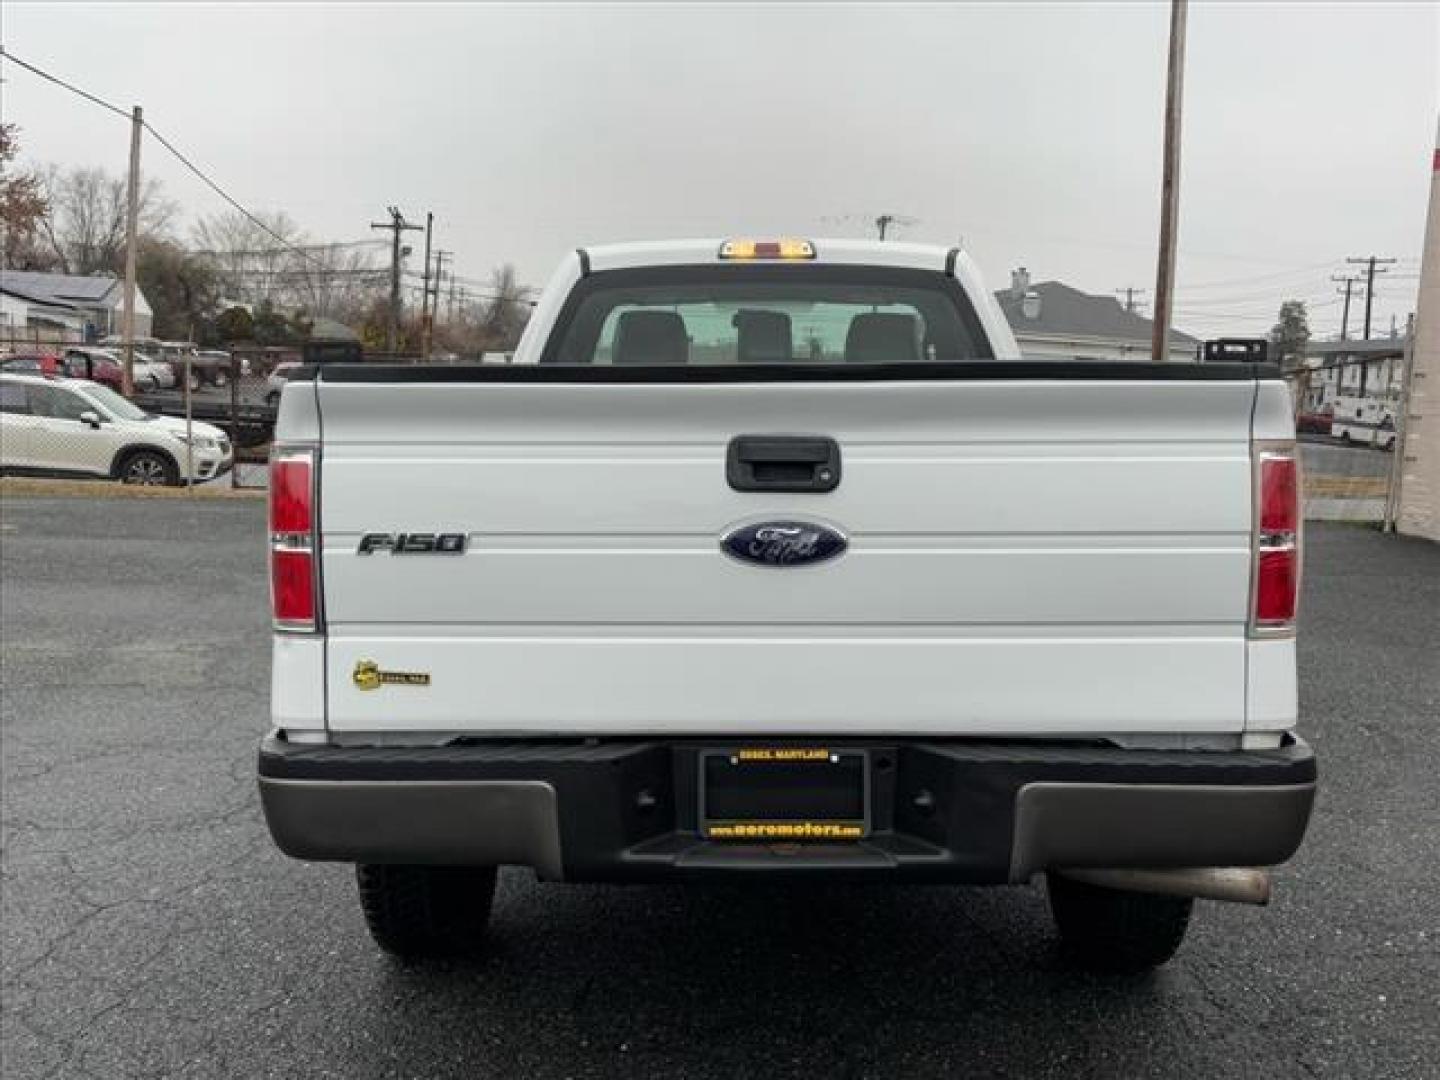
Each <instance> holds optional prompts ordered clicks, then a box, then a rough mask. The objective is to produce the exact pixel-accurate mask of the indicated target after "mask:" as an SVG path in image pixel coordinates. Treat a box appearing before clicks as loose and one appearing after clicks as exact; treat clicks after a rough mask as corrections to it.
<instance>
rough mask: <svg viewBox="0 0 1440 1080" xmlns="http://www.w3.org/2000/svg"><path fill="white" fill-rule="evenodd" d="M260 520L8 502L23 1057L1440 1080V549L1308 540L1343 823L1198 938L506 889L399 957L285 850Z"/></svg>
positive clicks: (850, 894) (880, 892)
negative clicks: (446, 948) (266, 821)
mask: <svg viewBox="0 0 1440 1080" xmlns="http://www.w3.org/2000/svg"><path fill="white" fill-rule="evenodd" d="M263 513H264V507H263V505H262V504H260V503H258V502H253V503H252V502H212V503H198V504H195V505H191V504H188V503H186V502H183V501H170V500H166V501H163V502H161V501H155V502H129V501H125V500H89V499H53V500H46V499H19V498H17V499H7V500H6V501H5V503H4V505H3V515H0V521H3V525H0V528H3V533H0V548H3V580H0V603H3V613H4V619H3V669H0V670H3V687H0V688H3V745H0V749H3V776H0V778H3V818H4V821H3V866H0V875H3V876H0V883H3V937H0V955H3V967H0V973H3V976H0V977H3V982H0V993H3V1005H4V1010H3V1034H0V1039H3V1041H0V1062H3V1071H4V1074H5V1076H6V1077H15V1078H17V1080H18V1078H26V1080H29V1078H38V1077H48V1076H55V1077H67V1078H68V1077H87V1076H93V1077H105V1078H107V1080H108V1078H116V1077H141V1076H143V1077H152V1076H172V1075H176V1076H233V1077H246V1078H253V1077H261V1076H277V1077H302V1076H303V1077H310V1076H333V1077H347V1078H350V1077H381V1076H385V1077H424V1078H433V1077H445V1076H467V1077H476V1076H516V1075H526V1076H529V1077H550V1076H556V1077H559V1076H613V1075H620V1074H624V1075H634V1076H657V1077H667V1078H668V1077H679V1076H687V1077H688V1076H715V1077H736V1076H748V1075H764V1076H766V1077H767V1078H776V1077H783V1076H824V1077H862V1076H867V1077H868V1076H873V1077H902V1076H1001V1075H1011V1076H1027V1077H1033V1076H1054V1077H1065V1078H1074V1077H1090V1076H1095V1077H1110V1076H1114V1077H1126V1078H1130V1077H1145V1076H1156V1077H1161V1076H1163V1077H1205V1078H1212V1077H1216V1076H1302V1075H1303V1076H1330V1077H1345V1078H1354V1077H1385V1078H1401V1077H1435V1076H1436V1075H1437V1067H1440V1066H1437V1062H1440V1023H1437V1016H1440V783H1437V781H1436V776H1437V774H1440V748H1437V737H1440V727H1437V724H1436V719H1437V717H1440V548H1436V547H1435V546H1433V545H1428V544H1424V543H1421V542H1416V541H1410V540H1405V539H1389V538H1384V537H1381V536H1379V535H1377V534H1376V533H1374V532H1371V531H1368V530H1362V529H1359V528H1354V527H1345V526H1331V527H1316V528H1312V529H1311V531H1310V533H1309V551H1308V556H1309V565H1308V568H1307V574H1306V594H1307V595H1306V603H1307V610H1306V615H1305V618H1306V632H1305V634H1304V635H1303V637H1302V641H1303V646H1302V652H1301V666H1302V671H1301V677H1302V688H1303V696H1304V713H1305V717H1306V719H1305V727H1306V730H1307V733H1308V735H1309V736H1310V737H1311V739H1312V741H1313V742H1314V743H1315V744H1316V745H1317V748H1318V750H1319V752H1320V754H1321V757H1322V776H1323V781H1322V783H1323V795H1322V799H1321V802H1320V805H1319V808H1318V810H1317V817H1316V820H1315V822H1314V825H1313V826H1312V831H1311V836H1310V839H1309V841H1308V842H1307V844H1306V846H1305V847H1304V849H1302V852H1301V854H1300V856H1299V857H1298V858H1297V859H1296V861H1295V862H1293V863H1292V864H1290V865H1289V866H1287V867H1286V868H1284V869H1283V870H1282V871H1281V872H1280V874H1279V877H1278V885H1277V892H1278V897H1277V901H1276V903H1275V904H1274V906H1273V907H1272V908H1271V909H1269V910H1268V911H1261V910H1256V909H1250V908H1240V907H1227V906H1221V905H1215V904H1207V905H1202V906H1201V907H1200V909H1199V910H1198V912H1197V925H1195V926H1194V928H1193V929H1192V931H1191V934H1190V937H1189V940H1188V941H1187V943H1186V945H1185V947H1184V949H1183V950H1182V952H1181V954H1180V956H1179V957H1178V958H1177V960H1176V961H1175V962H1174V963H1172V964H1171V965H1170V966H1169V967H1168V968H1166V969H1165V970H1163V971H1162V972H1161V973H1159V974H1158V975H1156V976H1153V977H1149V978H1143V979H1139V980H1105V979H1101V978H1095V977H1089V976H1083V975H1080V974H1077V973H1074V972H1071V971H1068V970H1066V969H1065V968H1064V967H1063V966H1062V965H1061V964H1060V963H1059V961H1058V960H1057V958H1056V956H1055V953H1054V947H1053V944H1052V942H1051V938H1050V926H1049V920H1048V916H1047V914H1046V911H1045V907H1044V903H1043V899H1042V897H1041V895H1040V893H1039V892H1038V890H1031V889H1000V890H990V891H986V890H968V889H960V888H912V889H907V890H886V889H879V888H843V889H838V888H826V889H823V890H806V889H800V888H791V887H786V888H766V889H758V890H754V891H741V890H736V889H713V890H707V891H699V892H685V891H682V890H680V889H675V888H638V887H635V888H618V887H615V888H583V887H570V886H562V885H541V884H537V883H536V882H535V881H534V879H533V877H532V876H531V875H530V874H529V873H528V872H518V871H512V872H508V873H507V874H505V875H504V876H503V878H502V887H501V892H500V895H499V897H498V900H497V906H496V913H495V920H494V935H495V936H494V941H495V944H494V949H493V952H492V954H491V955H490V956H489V957H488V958H487V959H485V960H483V961H481V962H477V963H473V964H448V965H440V966H432V967H428V968H427V967H419V968H403V967H399V966H397V965H395V964H393V963H392V962H390V961H388V960H386V959H385V958H384V957H382V956H381V955H380V954H379V953H377V952H376V951H375V950H374V949H373V948H372V946H371V944H370V942H369V940H368V938H367V937H366V935H365V931H364V928H363V926H362V924H361V921H360V916H359V912H358V910H357V907H356V904H355V900H354V895H353V883H352V880H351V873H350V871H349V869H348V868H346V867H340V866H310V865H304V864H300V863H295V862H291V861H288V860H286V859H285V858H284V857H282V856H281V855H280V854H279V853H278V852H276V851H275V850H274V849H273V848H272V847H271V845H270V842H269V839H268V837H267V835H266V833H265V831H264V826H263V823H262V821H261V818H260V813H259V808H258V806H257V801H256V796H255V785H254V780H253V770H254V748H255V742H256V740H257V738H258V737H259V735H260V734H261V732H262V730H263V729H264V726H265V718H266V712H267V697H268V686H267V679H268V662H269V656H268V637H267V626H266V612H265V584H264V561H263V556H262V550H261V536H262V530H263Z"/></svg>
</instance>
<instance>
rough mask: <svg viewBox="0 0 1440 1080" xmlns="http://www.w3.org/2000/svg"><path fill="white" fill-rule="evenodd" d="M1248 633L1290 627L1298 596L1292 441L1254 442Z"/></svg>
mask: <svg viewBox="0 0 1440 1080" xmlns="http://www.w3.org/2000/svg"><path fill="white" fill-rule="evenodd" d="M1251 557H1252V559H1253V560H1254V565H1255V572H1254V581H1253V583H1252V586H1251V594H1252V595H1251V603H1250V633H1251V636H1252V637H1267V636H1276V635H1280V636H1284V635H1289V634H1293V633H1294V632H1295V611H1296V607H1297V606H1298V604H1299V596H1300V469H1299V465H1298V463H1297V462H1296V460H1295V444H1294V443H1291V442H1286V443H1264V444H1260V445H1257V446H1256V447H1255V529H1254V539H1253V541H1252V551H1251Z"/></svg>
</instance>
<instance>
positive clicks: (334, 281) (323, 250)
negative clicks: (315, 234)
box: [191, 211, 389, 321]
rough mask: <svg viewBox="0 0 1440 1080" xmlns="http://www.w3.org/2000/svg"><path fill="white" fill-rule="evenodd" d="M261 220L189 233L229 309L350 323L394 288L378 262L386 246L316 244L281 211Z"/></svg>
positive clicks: (234, 220)
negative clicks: (270, 309) (268, 307)
mask: <svg viewBox="0 0 1440 1080" xmlns="http://www.w3.org/2000/svg"><path fill="white" fill-rule="evenodd" d="M256 217H257V218H258V220H259V222H260V224H257V223H256V222H255V221H252V220H250V219H249V218H247V217H246V216H245V215H243V214H240V213H238V212H235V211H227V212H224V213H219V214H212V215H211V216H209V217H205V218H201V219H200V221H198V222H197V223H196V225H195V227H194V228H193V229H192V230H191V238H192V241H193V243H194V246H195V248H196V249H197V250H196V254H199V255H202V256H204V257H205V258H208V259H209V260H211V263H212V265H213V266H214V267H215V271H216V275H217V277H218V279H219V281H220V286H221V289H222V291H223V293H224V295H225V297H226V299H228V300H230V301H233V302H238V303H245V304H259V303H261V302H263V301H268V302H270V303H271V304H273V305H275V306H276V307H277V308H284V309H293V310H300V311H305V312H307V313H308V314H310V315H312V316H316V315H323V316H327V317H329V318H336V319H340V320H342V321H348V320H349V319H350V318H360V317H362V316H363V313H364V311H365V310H366V309H367V307H368V306H369V304H370V302H371V300H372V299H373V298H374V296H375V294H376V292H377V290H380V289H382V288H384V287H385V286H386V284H387V283H388V281H389V271H388V270H386V269H385V268H384V267H380V266H377V265H376V262H375V255H374V251H375V250H377V247H378V246H383V242H382V245H375V244H372V243H370V242H369V241H366V242H364V243H361V244H313V243H311V242H310V241H309V239H308V238H307V237H306V235H305V233H304V232H303V231H301V229H300V227H299V226H298V225H297V224H296V223H295V222H294V221H293V220H292V219H291V218H290V217H289V216H288V215H287V214H285V213H284V212H283V211H273V212H268V213H267V212H262V213H259V214H257V215H256ZM262 226H263V227H262Z"/></svg>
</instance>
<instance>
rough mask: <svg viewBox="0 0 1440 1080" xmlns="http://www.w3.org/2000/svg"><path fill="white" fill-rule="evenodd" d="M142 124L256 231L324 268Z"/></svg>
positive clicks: (160, 136) (150, 127)
mask: <svg viewBox="0 0 1440 1080" xmlns="http://www.w3.org/2000/svg"><path fill="white" fill-rule="evenodd" d="M144 123H145V130H146V131H148V132H150V134H151V135H153V136H154V137H155V141H156V142H158V143H159V144H160V145H161V146H163V147H164V148H165V149H166V150H169V151H170V153H171V154H173V155H174V156H175V159H176V160H177V161H179V162H180V164H182V165H184V166H185V167H186V168H187V169H189V170H190V171H191V172H192V173H194V174H195V175H196V176H197V177H199V178H200V181H201V182H202V183H203V184H204V185H205V186H206V187H208V188H209V189H210V190H211V191H213V192H215V194H216V195H219V196H220V197H221V198H222V199H224V200H225V201H226V202H227V203H229V204H230V205H231V206H233V207H234V208H235V209H236V210H237V211H238V212H239V213H240V214H241V215H242V216H243V217H244V218H245V220H246V221H248V222H250V224H252V225H254V226H255V227H256V228H257V229H259V230H260V231H261V232H263V233H265V235H267V236H269V237H271V238H273V239H274V240H275V241H276V242H277V243H278V244H279V245H280V246H281V247H283V248H285V249H286V250H288V251H293V252H294V253H295V254H296V255H299V256H300V258H302V259H307V260H309V261H311V262H313V263H314V264H315V265H316V266H320V267H322V268H323V267H324V263H321V262H320V261H319V260H316V259H311V258H310V256H309V255H307V254H305V252H304V251H302V250H301V249H300V248H298V247H296V246H295V245H294V244H292V243H291V242H290V241H289V240H286V239H285V238H284V237H283V236H281V235H280V234H279V233H277V232H276V231H275V230H274V229H272V228H270V226H269V225H266V224H265V222H263V221H261V220H260V219H259V218H258V217H256V216H255V215H254V214H252V213H251V212H250V211H249V210H247V209H246V208H245V207H243V206H241V205H240V203H239V202H238V201H236V200H235V199H234V198H232V197H231V195H230V193H229V192H228V191H226V190H225V189H224V188H222V187H221V186H220V185H219V184H217V183H216V182H215V181H214V180H211V179H210V177H208V176H206V175H205V173H204V172H203V171H201V169H200V167H199V166H198V165H196V164H195V163H194V162H193V161H191V160H190V159H189V158H187V157H186V156H185V155H184V154H182V153H181V152H180V151H179V150H177V149H176V148H175V147H174V145H173V144H172V143H171V142H170V141H169V140H168V139H166V138H165V136H163V135H161V134H160V133H159V132H158V131H156V130H155V128H154V126H153V125H152V124H151V123H150V121H148V120H146V121H144Z"/></svg>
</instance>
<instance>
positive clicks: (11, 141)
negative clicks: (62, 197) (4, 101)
mask: <svg viewBox="0 0 1440 1080" xmlns="http://www.w3.org/2000/svg"><path fill="white" fill-rule="evenodd" d="M19 131H20V129H19V128H18V127H17V126H16V125H14V124H0V241H3V244H4V263H3V265H4V266H5V267H6V268H7V269H10V270H49V269H50V268H51V267H52V266H53V265H54V258H53V256H52V255H51V254H50V252H49V251H48V250H46V249H45V247H44V246H43V245H41V244H40V243H39V239H40V232H41V228H42V224H43V222H44V220H45V215H46V214H47V213H48V212H49V209H50V207H49V204H48V203H47V202H46V201H45V191H44V187H43V185H42V184H41V181H40V177H38V176H37V175H35V173H33V172H31V171H30V170H29V169H17V168H15V166H14V164H13V162H14V160H15V158H16V157H17V156H18V155H19V153H20V144H19V141H18V139H17V136H18V135H19Z"/></svg>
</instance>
